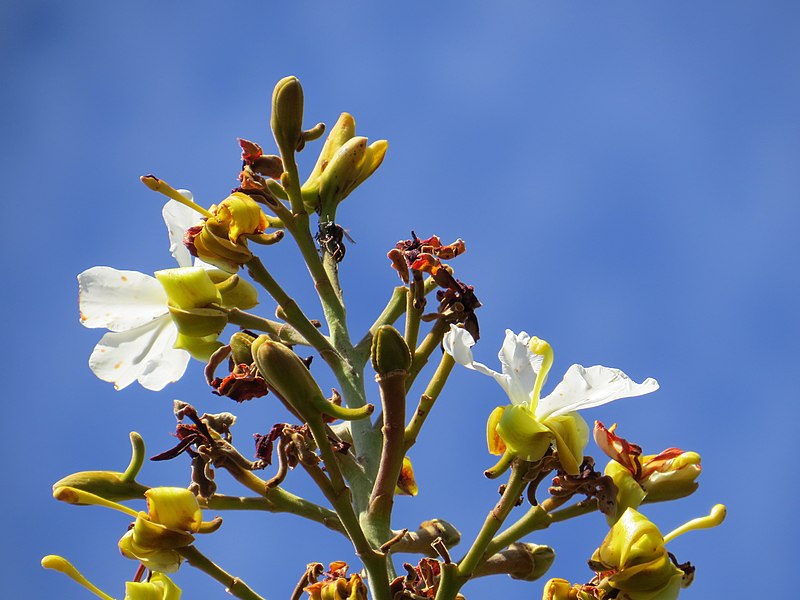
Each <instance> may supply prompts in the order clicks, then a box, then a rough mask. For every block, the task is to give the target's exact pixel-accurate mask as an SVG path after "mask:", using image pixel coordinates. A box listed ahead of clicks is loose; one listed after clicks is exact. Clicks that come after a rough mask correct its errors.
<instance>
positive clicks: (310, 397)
mask: <svg viewBox="0 0 800 600" xmlns="http://www.w3.org/2000/svg"><path fill="white" fill-rule="evenodd" d="M252 351H253V357H254V359H255V363H256V366H257V367H258V371H259V373H260V374H261V376H262V377H264V379H265V380H266V381H267V383H269V385H270V386H271V387H273V388H274V389H275V391H276V392H277V393H278V394H280V395H281V396H282V397H283V398H284V399H285V400H286V401H287V402H288V403H289V404H291V405H292V406H293V407H294V408H295V410H297V411H298V412H299V413H300V414H301V415H302V416H303V417H304V418H305V419H306V420H311V419H318V418H320V417H321V415H323V414H325V415H328V416H330V417H333V418H336V419H344V420H352V419H361V418H364V417H366V416H368V415H370V414H371V413H372V411H373V409H374V407H373V406H372V405H371V404H367V405H366V406H363V407H361V408H346V407H343V406H336V405H335V404H333V403H332V402H328V400H327V399H326V398H325V396H324V395H323V394H322V390H320V389H319V386H318V385H317V382H316V381H315V380H314V377H313V376H312V375H311V372H310V371H309V370H308V368H307V367H306V366H305V364H303V362H302V361H301V360H300V358H299V357H298V356H297V355H296V354H295V353H294V352H292V351H291V350H290V349H289V348H287V347H286V346H285V345H284V344H281V343H280V342H274V341H272V340H270V339H269V338H268V337H267V336H263V335H262V336H259V337H258V338H256V340H255V342H253V345H252Z"/></svg>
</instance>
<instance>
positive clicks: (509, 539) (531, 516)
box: [486, 500, 597, 554]
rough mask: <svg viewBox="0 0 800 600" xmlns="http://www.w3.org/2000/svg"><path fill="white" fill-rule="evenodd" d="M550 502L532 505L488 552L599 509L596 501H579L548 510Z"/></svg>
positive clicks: (496, 538)
mask: <svg viewBox="0 0 800 600" xmlns="http://www.w3.org/2000/svg"><path fill="white" fill-rule="evenodd" d="M549 504H550V503H549V502H548V500H545V501H544V502H542V503H541V504H540V505H539V506H533V507H531V508H530V509H529V510H528V512H527V513H525V514H524V515H523V516H522V517H521V518H520V519H519V520H518V521H517V522H516V523H514V524H513V525H511V526H510V527H509V528H508V529H506V530H505V531H503V532H502V533H501V534H500V535H498V536H497V537H495V538H494V539H493V540H492V542H491V544H489V546H487V548H486V553H487V554H494V553H495V552H499V551H500V550H502V549H503V548H507V547H508V546H510V545H511V544H513V543H514V542H516V541H518V540H521V539H522V538H523V537H525V536H526V535H528V534H529V533H532V532H534V531H538V530H540V529H547V528H548V527H550V524H551V523H557V522H559V521H566V520H567V519H572V518H573V517H579V516H581V515H585V514H588V513H590V512H594V511H595V510H597V502H596V501H585V502H578V503H577V504H573V505H572V506H568V507H567V508H562V509H561V510H556V511H552V512H550V511H549V510H548V508H549Z"/></svg>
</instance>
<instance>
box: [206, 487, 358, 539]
mask: <svg viewBox="0 0 800 600" xmlns="http://www.w3.org/2000/svg"><path fill="white" fill-rule="evenodd" d="M206 507H207V508H209V509H212V510H263V511H267V512H272V513H291V514H293V515H297V516H298V517H303V518H304V519H308V520H310V521H315V522H317V523H320V524H322V525H324V526H325V527H327V528H328V529H330V530H331V531H335V532H337V533H341V534H343V535H345V530H344V527H343V526H342V522H341V521H340V520H339V517H338V516H336V513H335V512H334V511H332V510H330V509H328V508H325V507H323V506H319V505H318V504H315V503H313V502H310V501H308V500H306V499H304V498H300V497H299V496H295V495H294V494H292V493H290V492H287V491H286V490H284V489H282V488H279V487H274V488H271V489H269V491H268V492H267V495H266V496H260V497H253V496H251V497H244V496H225V495H222V494H214V495H213V496H212V497H211V498H209V499H208V500H207V502H206Z"/></svg>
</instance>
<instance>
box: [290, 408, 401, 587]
mask: <svg viewBox="0 0 800 600" xmlns="http://www.w3.org/2000/svg"><path fill="white" fill-rule="evenodd" d="M308 426H309V429H310V430H311V434H312V435H313V436H314V440H315V441H316V443H317V447H318V448H319V451H320V454H321V455H322V460H323V461H324V463H325V470H326V472H327V473H328V476H327V477H326V476H325V474H324V473H323V472H322V471H321V470H320V469H319V467H317V466H310V465H303V466H304V467H305V469H306V471H307V472H308V473H309V475H311V477H312V479H314V481H315V483H316V484H317V485H318V487H319V488H320V490H321V491H322V493H323V494H324V495H325V497H326V498H327V499H328V501H329V502H330V503H331V504H332V505H333V507H334V508H335V509H336V513H337V514H338V515H339V519H340V520H341V522H342V525H343V526H344V528H345V531H347V535H348V537H349V538H350V541H351V542H352V543H353V547H354V548H355V551H356V554H357V555H358V557H359V558H360V559H361V562H362V563H364V569H365V570H366V571H367V576H368V583H369V587H370V590H371V592H372V597H373V598H374V599H375V600H389V573H388V571H387V559H386V555H385V554H384V553H382V552H380V551H378V550H375V549H374V548H373V546H372V545H371V544H370V542H369V540H368V539H367V537H366V535H365V533H364V530H363V529H362V528H361V524H360V522H359V520H358V516H357V515H356V513H355V510H354V509H353V505H352V504H351V495H350V488H348V487H347V485H346V484H345V481H344V477H343V476H342V472H341V470H340V469H339V463H338V462H337V460H336V454H335V453H334V452H333V449H332V448H331V445H330V443H329V442H328V437H327V432H326V430H325V426H324V425H323V423H322V421H321V420H316V421H315V420H312V421H309V423H308Z"/></svg>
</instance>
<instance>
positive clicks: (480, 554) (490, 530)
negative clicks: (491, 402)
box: [436, 462, 526, 600]
mask: <svg viewBox="0 0 800 600" xmlns="http://www.w3.org/2000/svg"><path fill="white" fill-rule="evenodd" d="M525 472H526V466H525V464H524V463H519V462H517V463H515V464H514V467H513V469H512V471H511V476H510V477H509V480H508V483H507V484H506V488H505V490H504V491H503V495H502V496H501V497H500V501H499V502H498V503H497V505H496V506H495V507H494V508H493V509H492V510H491V511H490V512H489V514H488V515H487V516H486V520H485V521H484V523H483V527H481V530H480V531H479V532H478V535H477V537H476V538H475V541H473V542H472V546H471V547H470V549H469V550H468V551H467V554H466V556H464V558H462V559H461V560H460V561H459V563H458V569H457V571H456V573H455V574H454V575H453V581H448V582H446V583H447V585H446V586H445V585H440V587H439V590H438V592H437V594H436V600H454V598H455V597H456V594H457V593H458V590H460V589H461V587H462V586H463V585H464V584H465V583H466V582H467V581H469V579H470V578H471V577H472V575H473V574H474V572H475V570H476V569H477V568H478V567H479V566H480V564H481V563H482V562H483V560H484V559H485V557H487V550H486V549H487V548H488V546H489V544H490V543H491V541H492V537H493V536H494V534H495V533H497V531H498V529H500V527H501V526H502V524H503V522H504V521H505V520H506V518H507V517H508V515H509V513H510V512H511V509H512V508H514V505H515V504H516V503H517V501H518V500H519V496H520V494H521V493H522V490H523V489H524V487H525V483H526V482H525V480H524V475H525ZM488 556H491V554H488ZM443 580H444V577H443Z"/></svg>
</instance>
